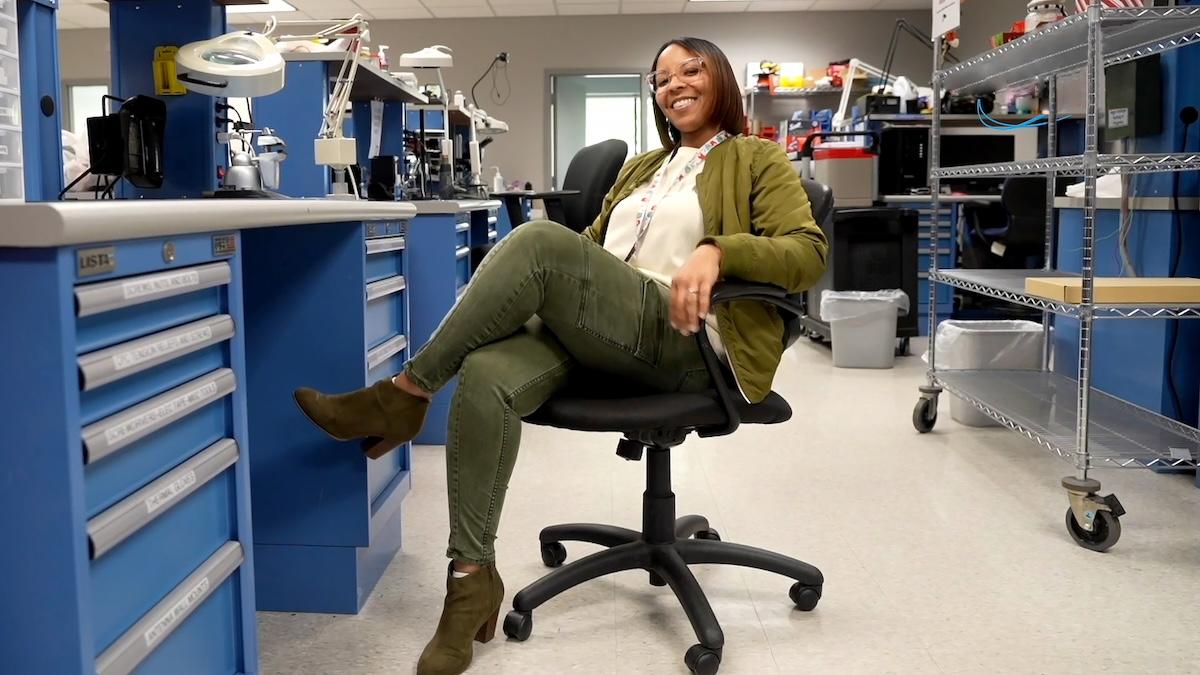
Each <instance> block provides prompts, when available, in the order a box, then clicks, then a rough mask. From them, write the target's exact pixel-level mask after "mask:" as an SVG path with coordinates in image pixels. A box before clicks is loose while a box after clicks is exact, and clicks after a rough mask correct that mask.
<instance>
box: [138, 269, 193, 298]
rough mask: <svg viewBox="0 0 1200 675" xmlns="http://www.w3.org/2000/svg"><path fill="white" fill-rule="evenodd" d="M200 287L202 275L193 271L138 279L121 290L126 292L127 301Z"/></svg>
mask: <svg viewBox="0 0 1200 675" xmlns="http://www.w3.org/2000/svg"><path fill="white" fill-rule="evenodd" d="M199 285H200V273H199V272H196V271H195V270H192V271H189V272H175V273H173V274H159V275H157V276H153V277H146V278H145V279H138V280H137V281H127V282H125V283H124V284H122V285H121V290H122V291H124V293H125V299H126V300H132V299H134V298H140V297H142V296H146V295H154V294H156V293H162V292H164V291H170V290H174V289H176V288H187V287H188V286H199Z"/></svg>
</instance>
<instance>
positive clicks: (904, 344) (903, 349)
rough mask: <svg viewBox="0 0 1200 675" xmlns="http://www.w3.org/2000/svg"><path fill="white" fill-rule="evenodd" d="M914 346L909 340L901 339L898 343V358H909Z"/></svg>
mask: <svg viewBox="0 0 1200 675" xmlns="http://www.w3.org/2000/svg"><path fill="white" fill-rule="evenodd" d="M911 348H912V345H911V343H910V341H909V338H900V339H898V340H897V341H896V356H908V355H909V350H910V349H911Z"/></svg>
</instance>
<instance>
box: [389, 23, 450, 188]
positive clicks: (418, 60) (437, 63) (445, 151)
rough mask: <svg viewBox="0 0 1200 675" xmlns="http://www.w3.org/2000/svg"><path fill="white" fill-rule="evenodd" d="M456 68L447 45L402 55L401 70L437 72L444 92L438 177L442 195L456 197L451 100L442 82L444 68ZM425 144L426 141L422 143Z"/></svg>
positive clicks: (439, 84)
mask: <svg viewBox="0 0 1200 675" xmlns="http://www.w3.org/2000/svg"><path fill="white" fill-rule="evenodd" d="M453 66H454V56H453V51H452V50H451V49H450V48H449V47H447V46H445V45H433V46H431V47H426V48H424V49H422V50H420V51H416V52H407V53H405V54H401V55H400V67H401V68H422V69H426V68H428V69H432V70H434V71H436V72H437V79H438V88H439V89H440V90H441V92H442V119H443V123H442V127H443V129H442V148H441V150H442V164H441V171H440V174H439V175H438V183H439V184H440V187H441V190H440V192H441V195H442V197H444V198H450V197H453V196H454V148H453V143H454V141H453V140H452V136H451V134H450V98H449V97H448V96H447V95H446V83H445V82H444V81H443V80H442V68H450V67H453ZM422 142H424V141H422Z"/></svg>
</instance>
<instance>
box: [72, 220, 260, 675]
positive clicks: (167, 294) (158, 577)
mask: <svg viewBox="0 0 1200 675" xmlns="http://www.w3.org/2000/svg"><path fill="white" fill-rule="evenodd" d="M236 250H237V236H236V235H215V236H196V235H190V236H183V237H180V238H177V239H169V240H162V239H160V240H137V241H132V242H124V243H119V244H116V245H113V246H108V247H92V248H83V249H79V250H76V251H75V253H74V255H75V257H76V259H77V260H78V261H79V262H78V264H77V267H78V269H77V275H76V276H77V283H76V285H75V287H74V289H73V291H72V294H73V302H74V310H75V314H76V338H77V339H76V345H75V352H76V357H75V364H74V366H75V370H76V371H77V376H78V385H79V399H78V401H79V421H80V429H79V438H80V447H81V449H82V456H81V457H80V461H81V463H82V464H83V477H84V481H83V488H84V495H83V496H84V499H83V501H84V507H85V515H86V518H87V519H88V520H87V535H88V554H89V557H90V562H89V567H88V573H89V580H90V589H89V590H90V602H89V603H88V604H87V605H86V606H87V607H88V608H89V610H90V616H89V619H90V623H91V628H90V633H91V635H92V638H93V645H92V648H93V650H94V653H95V654H96V657H97V661H96V665H97V672H99V673H101V674H103V675H108V674H110V673H111V674H113V675H118V674H123V673H128V672H131V671H133V670H135V669H136V670H137V671H138V672H145V673H153V672H162V673H172V674H174V673H179V672H211V673H217V672H225V673H234V672H238V671H239V670H243V669H244V668H245V665H244V664H243V663H242V656H243V645H242V617H243V615H244V614H243V611H242V606H241V599H240V595H239V593H238V592H237V590H236V589H237V583H235V582H232V581H228V578H229V577H230V576H231V575H233V574H235V573H236V570H237V569H238V567H239V566H240V565H241V562H242V548H241V544H240V543H239V542H238V541H236V540H237V539H238V531H239V528H238V517H239V510H240V509H242V508H244V507H243V506H242V505H241V503H240V499H239V496H238V470H237V468H236V467H237V466H238V462H239V461H240V457H241V448H239V444H238V442H237V440H235V439H234V438H233V434H234V430H235V423H236V417H237V416H236V415H235V414H234V409H235V405H236V404H235V402H234V393H235V392H236V391H237V388H238V385H239V382H238V379H239V377H238V373H237V372H235V368H236V367H238V365H239V364H238V361H237V360H236V359H235V357H234V352H235V346H238V345H240V344H241V342H240V339H241V336H240V335H238V328H239V327H238V325H237V324H238V321H239V316H240V315H235V313H234V312H235V311H240V309H235V308H236V307H240V303H235V302H234V301H233V299H232V296H231V294H232V293H233V292H234V291H232V290H231V287H232V285H233V284H234V283H235V279H236V276H237V272H236V267H235V263H234V262H233V261H232V260H231V258H232V257H233V256H234V255H235V254H236ZM85 260H86V261H89V262H96V261H100V264H99V268H100V270H101V273H100V274H91V275H89V274H87V270H86V265H85V263H84V261H85ZM237 348H240V347H237ZM197 575H199V576H197ZM193 577H195V578H194V579H193ZM202 636H203V637H202ZM189 645H191V646H190V647H189ZM173 654H174V656H172V655H173ZM185 655H186V656H185ZM177 658H188V659H189V661H188V662H187V663H186V664H184V665H181V664H180V663H179V662H177V661H175V660H173V659H177ZM156 664H157V665H156Z"/></svg>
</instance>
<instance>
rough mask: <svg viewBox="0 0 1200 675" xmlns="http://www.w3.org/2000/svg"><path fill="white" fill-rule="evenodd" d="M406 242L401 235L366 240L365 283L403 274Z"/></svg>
mask: <svg viewBox="0 0 1200 675" xmlns="http://www.w3.org/2000/svg"><path fill="white" fill-rule="evenodd" d="M405 245H406V241H405V238H404V236H403V235H390V236H387V237H380V238H377V239H368V240H367V243H366V247H367V281H368V282H372V281H379V280H380V279H383V278H386V277H390V276H395V275H397V274H404V247H405Z"/></svg>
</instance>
